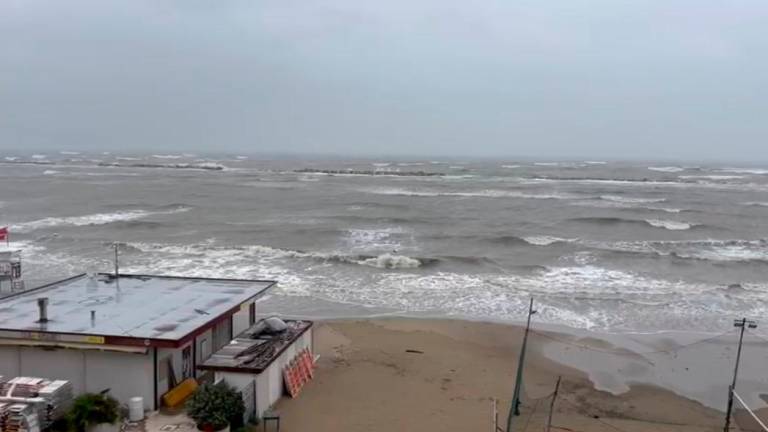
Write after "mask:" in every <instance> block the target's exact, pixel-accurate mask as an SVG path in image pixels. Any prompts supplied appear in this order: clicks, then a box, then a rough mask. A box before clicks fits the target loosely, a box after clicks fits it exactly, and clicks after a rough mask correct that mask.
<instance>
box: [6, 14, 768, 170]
mask: <svg viewBox="0 0 768 432" xmlns="http://www.w3.org/2000/svg"><path fill="white" fill-rule="evenodd" d="M766 53H768V2H766V1H765V0H734V1H722V0H717V1H715V0H643V1H637V0H590V1H586V0H479V1H471V2H470V1H456V0H408V1H405V0H386V1H365V0H362V1H361V0H301V1H299V0H248V1H240V0H218V1H214V0H208V1H203V0H112V1H104V0H67V1H60V0H46V1H41V0H3V1H1V2H0V151H8V150H11V151H12V150H18V149H41V150H76V151H89V150H124V151H165V152H172V151H209V152H218V151H223V152H227V151H231V152H239V153H246V152H247V153H298V154H300V153H312V154H338V155H393V156H396V155H403V156H408V155H434V156H478V157H495V156H504V157H510V156H521V157H547V158H574V157H576V158H610V159H639V158H640V159H654V160H658V159H690V160H693V159H696V160H705V159H713V160H720V159H722V160H744V161H755V160H765V161H768V155H767V154H766V151H765V150H766V149H768V55H766Z"/></svg>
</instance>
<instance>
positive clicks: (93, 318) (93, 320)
mask: <svg viewBox="0 0 768 432" xmlns="http://www.w3.org/2000/svg"><path fill="white" fill-rule="evenodd" d="M91 327H96V311H95V310H92V311H91Z"/></svg>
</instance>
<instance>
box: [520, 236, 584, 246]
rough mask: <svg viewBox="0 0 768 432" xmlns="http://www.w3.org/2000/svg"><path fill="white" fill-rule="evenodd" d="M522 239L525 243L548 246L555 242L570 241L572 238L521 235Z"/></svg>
mask: <svg viewBox="0 0 768 432" xmlns="http://www.w3.org/2000/svg"><path fill="white" fill-rule="evenodd" d="M523 240H525V241H526V243H529V244H532V245H534V246H549V245H551V244H555V243H560V242H570V241H572V240H568V239H564V238H560V237H552V236H529V237H523Z"/></svg>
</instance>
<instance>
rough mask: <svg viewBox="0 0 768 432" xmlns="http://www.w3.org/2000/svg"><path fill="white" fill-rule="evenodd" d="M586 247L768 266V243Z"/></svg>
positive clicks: (596, 244) (592, 244) (689, 242)
mask: <svg viewBox="0 0 768 432" xmlns="http://www.w3.org/2000/svg"><path fill="white" fill-rule="evenodd" d="M584 244H585V245H586V246H589V247H593V248H596V249H604V250H609V251H617V252H628V253H638V254H651V255H657V256H661V257H674V258H681V259H695V260H706V261H715V262H763V263H768V241H766V240H687V241H635V242H616V243H599V242H584Z"/></svg>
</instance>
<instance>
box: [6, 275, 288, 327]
mask: <svg viewBox="0 0 768 432" xmlns="http://www.w3.org/2000/svg"><path fill="white" fill-rule="evenodd" d="M116 282H119V284H118V283H116ZM274 284H275V282H274V281H257V280H234V279H204V278H184V277H169V276H144V275H120V277H119V278H117V279H116V278H115V277H114V276H113V275H108V274H99V275H95V276H92V277H91V276H87V275H80V276H77V277H74V278H70V279H66V280H63V281H61V282H56V283H53V284H50V285H46V286H45V287H41V288H38V289H33V290H30V291H27V292H24V293H19V294H16V295H13V296H11V297H6V298H4V299H0V329H2V330H10V331H22V332H51V333H65V334H85V335H101V336H116V337H131V338H142V339H163V340H179V339H181V338H183V337H184V336H186V335H188V334H190V333H192V332H194V331H195V330H196V329H198V328H200V327H203V326H205V325H206V324H207V323H209V322H211V321H213V320H215V319H216V318H218V317H220V316H221V315H223V314H226V313H227V312H228V311H230V310H232V309H233V308H236V307H238V306H239V305H240V304H242V303H244V302H245V301H247V300H249V299H251V298H252V297H254V296H256V295H258V294H261V293H263V292H264V291H266V290H267V289H269V288H270V287H271V286H272V285H274ZM118 285H119V288H118ZM42 297H47V298H48V299H49V300H48V319H49V321H48V322H47V323H44V324H43V323H39V322H37V321H38V318H39V314H38V305H37V299H38V298H42ZM91 311H95V313H96V314H95V320H93V321H92V320H91Z"/></svg>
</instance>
